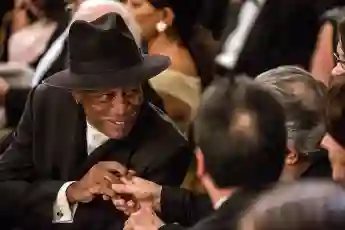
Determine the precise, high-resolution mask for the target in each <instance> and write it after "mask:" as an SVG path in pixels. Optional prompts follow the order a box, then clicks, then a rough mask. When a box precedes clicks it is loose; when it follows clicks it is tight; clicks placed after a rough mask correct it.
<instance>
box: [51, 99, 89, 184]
mask: <svg viewBox="0 0 345 230" xmlns="http://www.w3.org/2000/svg"><path fill="white" fill-rule="evenodd" d="M64 108H65V110H64V111H63V112H60V113H59V114H57V116H59V120H61V121H62V122H60V123H59V124H56V125H58V127H59V129H60V130H65V131H64V132H63V134H62V135H63V137H59V138H56V141H58V142H59V143H57V145H56V146H59V149H56V150H55V154H54V158H55V160H54V161H55V162H56V164H57V165H58V166H57V165H56V167H57V168H59V174H60V176H59V177H60V178H61V179H65V180H71V179H72V178H73V175H74V174H75V169H76V168H77V167H78V166H79V165H80V164H81V162H83V161H84V160H85V159H86V157H87V155H86V145H85V116H84V113H83V109H82V108H81V106H77V105H76V104H75V102H74V101H73V99H71V100H65V102H64ZM66 111H68V112H66ZM57 168H56V170H53V174H54V173H55V171H57Z"/></svg>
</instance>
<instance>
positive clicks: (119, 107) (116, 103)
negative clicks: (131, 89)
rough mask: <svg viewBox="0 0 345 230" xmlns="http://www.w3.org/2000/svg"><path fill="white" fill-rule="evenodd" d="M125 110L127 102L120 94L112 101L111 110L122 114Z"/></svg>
mask: <svg viewBox="0 0 345 230" xmlns="http://www.w3.org/2000/svg"><path fill="white" fill-rule="evenodd" d="M126 110H127V104H126V102H125V100H124V97H123V96H122V95H121V94H120V95H118V96H117V97H115V98H114V100H113V101H112V112H113V114H116V115H124V114H125V113H126Z"/></svg>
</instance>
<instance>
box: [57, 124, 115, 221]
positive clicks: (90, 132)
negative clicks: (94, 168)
mask: <svg viewBox="0 0 345 230" xmlns="http://www.w3.org/2000/svg"><path fill="white" fill-rule="evenodd" d="M86 140H87V152H88V154H89V155H90V154H91V153H92V152H93V150H95V149H96V148H98V147H99V146H101V145H102V144H104V143H105V142H106V141H107V140H109V137H107V136H106V135H104V134H103V133H101V132H99V131H98V130H96V129H95V128H94V127H92V126H91V125H90V124H89V123H87V129H86ZM73 182H74V181H70V182H66V183H65V184H64V185H62V187H61V188H60V190H59V192H58V195H57V197H56V201H55V203H54V206H53V214H54V216H53V223H72V222H73V218H74V214H75V212H76V210H77V207H78V204H75V205H72V206H71V205H70V204H69V202H68V200H67V196H66V191H67V188H68V186H70V185H71V184H72V183H73Z"/></svg>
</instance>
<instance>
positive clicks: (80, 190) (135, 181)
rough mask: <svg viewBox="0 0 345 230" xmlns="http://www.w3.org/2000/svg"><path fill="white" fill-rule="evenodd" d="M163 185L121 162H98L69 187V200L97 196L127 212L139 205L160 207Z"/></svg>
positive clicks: (67, 192) (83, 199) (130, 213)
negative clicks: (141, 176)
mask: <svg viewBox="0 0 345 230" xmlns="http://www.w3.org/2000/svg"><path fill="white" fill-rule="evenodd" d="M161 190H162V187H161V186H160V185H157V184H155V183H153V182H150V181H147V180H144V179H141V178H139V177H136V176H135V172H134V171H131V170H128V169H127V168H126V167H124V166H123V165H121V164H120V163H118V162H114V161H111V162H99V163H98V164H96V165H94V166H93V167H92V168H91V169H90V170H89V171H88V172H87V173H86V174H85V176H84V177H83V178H82V179H81V180H80V181H76V182H74V183H72V184H71V185H70V186H69V187H68V188H67V191H66V196H67V199H68V201H69V203H70V204H74V203H88V202H91V201H92V200H93V199H94V198H96V197H97V196H101V197H102V198H103V199H104V200H111V201H112V202H113V204H114V205H115V207H116V208H117V209H118V210H120V211H122V212H124V213H125V214H127V215H132V214H133V213H136V212H137V211H139V210H140V209H143V208H144V209H151V210H155V211H156V212H157V211H160V197H161Z"/></svg>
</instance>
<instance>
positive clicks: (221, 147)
mask: <svg viewBox="0 0 345 230" xmlns="http://www.w3.org/2000/svg"><path fill="white" fill-rule="evenodd" d="M194 134H195V142H196V144H197V146H199V147H200V149H201V151H202V153H203V155H204V161H205V170H206V171H207V173H208V174H209V175H210V176H211V177H212V179H213V181H214V183H215V184H216V185H217V186H218V187H220V188H226V187H247V186H260V185H264V184H266V183H270V182H273V181H276V180H278V178H279V176H280V174H281V171H282V168H283V165H284V158H285V153H286V129H285V116H284V112H283V108H282V107H281V105H280V103H279V102H278V101H276V100H275V99H274V97H273V96H272V94H271V93H269V92H268V91H267V90H266V89H265V88H264V87H262V86H261V85H260V84H259V83H257V82H254V81H252V80H250V79H247V78H244V77H241V78H236V79H234V81H233V82H231V81H230V80H228V79H227V78H224V79H218V80H216V81H215V82H214V83H213V84H212V85H211V86H210V87H209V88H208V89H207V90H206V92H205V93H204V95H203V99H202V103H201V106H200V110H199V114H198V115H197V117H196V119H195V123H194Z"/></svg>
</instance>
